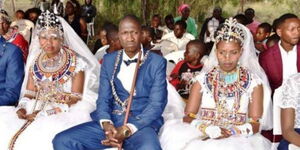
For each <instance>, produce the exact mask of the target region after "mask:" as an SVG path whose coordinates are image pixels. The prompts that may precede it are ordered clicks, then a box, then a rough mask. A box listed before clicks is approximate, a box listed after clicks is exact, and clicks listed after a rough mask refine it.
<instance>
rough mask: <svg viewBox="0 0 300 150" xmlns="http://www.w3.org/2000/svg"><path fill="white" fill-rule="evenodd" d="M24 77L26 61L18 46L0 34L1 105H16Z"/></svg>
mask: <svg viewBox="0 0 300 150" xmlns="http://www.w3.org/2000/svg"><path fill="white" fill-rule="evenodd" d="M23 78H24V63H23V60H22V53H21V51H20V50H19V48H18V47H16V46H15V45H13V44H10V43H8V42H6V40H5V39H4V38H3V37H2V36H0V106H7V105H15V104H16V102H17V101H18V99H19V96H20V90H21V86H22V82H23Z"/></svg>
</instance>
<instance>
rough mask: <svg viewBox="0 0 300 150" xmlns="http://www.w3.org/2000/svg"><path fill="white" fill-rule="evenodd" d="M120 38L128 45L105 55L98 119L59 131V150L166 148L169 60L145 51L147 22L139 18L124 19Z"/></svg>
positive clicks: (101, 74)
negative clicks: (162, 142) (143, 26)
mask: <svg viewBox="0 0 300 150" xmlns="http://www.w3.org/2000/svg"><path fill="white" fill-rule="evenodd" d="M119 39H120V42H121V45H122V47H123V48H124V49H123V50H119V51H115V52H113V53H110V54H106V55H105V56H104V60H103V64H102V67H101V73H100V88H99V97H98V100H97V109H96V110H95V111H94V112H93V113H92V114H91V117H92V119H93V121H92V122H88V123H84V124H81V125H79V126H75V127H73V128H70V129H68V130H66V131H64V132H61V133H59V134H57V135H56V137H55V138H54V140H53V145H54V149H55V150H98V149H105V148H110V147H118V146H120V143H121V142H123V148H124V149H125V150H161V146H160V143H159V140H158V137H157V133H158V131H159V129H160V127H161V126H162V124H163V118H162V113H163V111H164V108H165V106H166V103H167V83H166V60H165V59H164V58H162V57H161V56H159V55H157V54H155V53H152V52H150V51H147V50H142V48H141V24H140V23H139V21H138V19H137V18H136V17H135V16H131V15H128V16H125V17H124V18H123V19H122V20H121V21H120V24H119ZM139 53H142V54H141V64H140V67H139V70H138V77H137V81H136V87H135V92H134V97H133V101H132V105H131V110H130V115H129V118H128V123H127V124H126V125H123V121H124V118H125V111H124V110H125V107H126V104H127V99H128V97H129V92H130V89H131V84H132V80H133V73H134V69H135V66H136V60H137V59H136V58H137V57H138V54H139Z"/></svg>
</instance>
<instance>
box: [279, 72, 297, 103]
mask: <svg viewBox="0 0 300 150" xmlns="http://www.w3.org/2000/svg"><path fill="white" fill-rule="evenodd" d="M297 83H298V81H296V80H295V78H293V77H292V78H290V79H288V80H287V81H286V82H284V83H283V85H282V99H281V100H280V101H279V106H280V107H281V108H294V109H296V108H297V99H298V98H299V94H300V91H299V84H297Z"/></svg>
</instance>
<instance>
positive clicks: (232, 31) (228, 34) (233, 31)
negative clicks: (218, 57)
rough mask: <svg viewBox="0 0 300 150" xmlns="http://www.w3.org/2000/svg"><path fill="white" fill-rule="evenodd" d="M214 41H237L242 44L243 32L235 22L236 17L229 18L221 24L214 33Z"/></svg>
mask: <svg viewBox="0 0 300 150" xmlns="http://www.w3.org/2000/svg"><path fill="white" fill-rule="evenodd" d="M215 39H216V43H218V42H219V41H227V42H230V41H239V42H240V43H241V45H243V43H244V40H245V33H244V31H243V29H242V27H241V26H240V25H239V24H238V23H237V21H236V19H233V18H231V17H230V18H229V19H226V20H225V23H223V24H222V25H221V28H220V29H219V30H218V31H217V34H216V38H215Z"/></svg>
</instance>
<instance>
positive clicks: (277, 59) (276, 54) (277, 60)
mask: <svg viewBox="0 0 300 150" xmlns="http://www.w3.org/2000/svg"><path fill="white" fill-rule="evenodd" d="M272 55H273V58H270V61H274V63H273V66H272V68H271V69H276V68H278V69H276V70H278V72H277V74H278V75H279V76H280V77H281V78H282V66H283V64H282V57H281V53H280V48H279V43H277V44H276V45H274V47H273V50H272Z"/></svg>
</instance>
